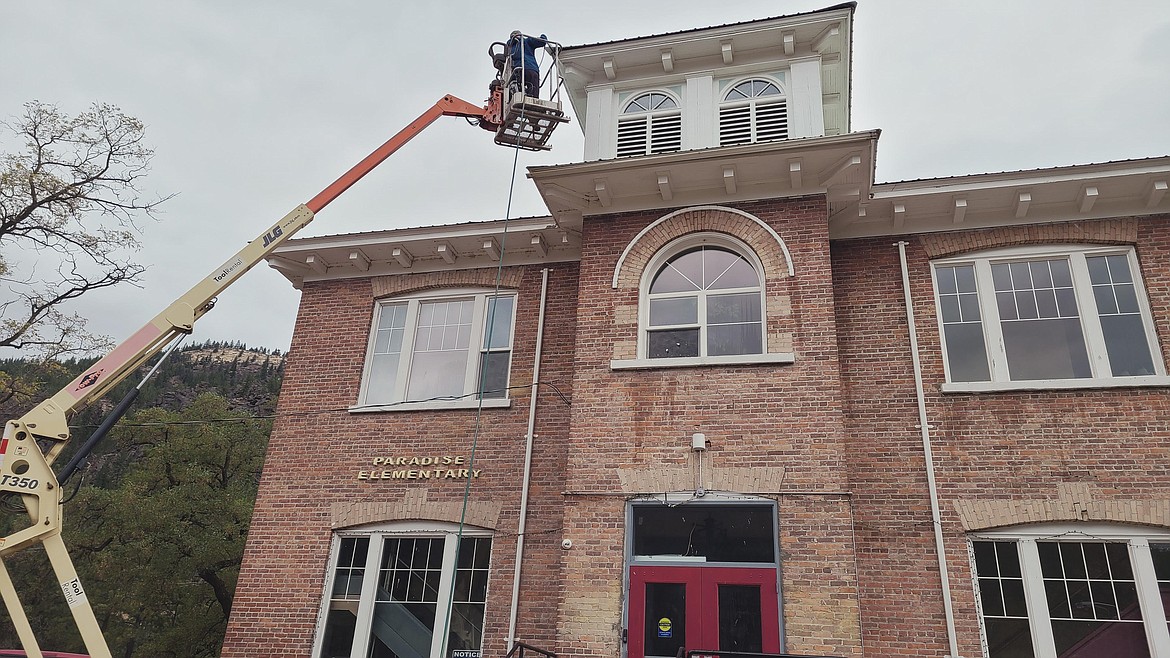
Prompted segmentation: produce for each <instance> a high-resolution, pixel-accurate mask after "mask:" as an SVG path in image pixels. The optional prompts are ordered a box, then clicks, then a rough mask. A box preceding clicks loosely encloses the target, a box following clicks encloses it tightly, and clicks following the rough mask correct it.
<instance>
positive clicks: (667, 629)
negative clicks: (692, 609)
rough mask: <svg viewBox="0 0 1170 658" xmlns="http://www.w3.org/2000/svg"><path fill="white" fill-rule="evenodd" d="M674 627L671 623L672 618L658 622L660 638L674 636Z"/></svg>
mask: <svg viewBox="0 0 1170 658" xmlns="http://www.w3.org/2000/svg"><path fill="white" fill-rule="evenodd" d="M673 628H674V627H673V625H672V624H671V623H670V617H663V618H662V619H659V620H658V637H670V636H671V635H673V634H674V631H673V630H672V629H673Z"/></svg>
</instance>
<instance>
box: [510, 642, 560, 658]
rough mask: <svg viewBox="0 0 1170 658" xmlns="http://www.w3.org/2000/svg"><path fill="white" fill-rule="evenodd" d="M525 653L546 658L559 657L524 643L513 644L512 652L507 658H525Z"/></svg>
mask: <svg viewBox="0 0 1170 658" xmlns="http://www.w3.org/2000/svg"><path fill="white" fill-rule="evenodd" d="M525 651H527V652H529V653H530V654H536V655H537V656H544V658H557V655H556V654H555V653H553V652H551V651H545V650H544V649H539V648H537V647H534V646H532V645H531V644H524V643H523V642H517V643H516V644H513V645H512V649H511V651H509V652H508V656H507V658H524V652H525Z"/></svg>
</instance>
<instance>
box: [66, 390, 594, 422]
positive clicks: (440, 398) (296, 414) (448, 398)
mask: <svg viewBox="0 0 1170 658" xmlns="http://www.w3.org/2000/svg"><path fill="white" fill-rule="evenodd" d="M536 385H537V386H546V387H548V388H550V389H552V391H553V393H554V394H556V396H557V397H558V398H560V400H561V402H564V403H565V406H566V407H571V406H573V402H572V400H570V399H569V398H568V396H566V395H565V394H564V392H563V391H561V389H560V388H559V387H558V386H557V385H556V384H554V383H552V382H536ZM531 387H532V383H531V382H529V383H527V384H513V385H511V386H506V387H504V388H493V389H485V390H484V391H483V392H484V393H499V392H502V391H510V390H512V389H514V388H518V389H527V388H531ZM479 394H480V393H479V392H478V391H476V392H473V393H464V394H463V395H436V396H435V397H430V398H423V399H418V400H402V401H399V402H387V403H386V404H377V405H369V406H370V407H371V408H374V409H384V408H389V407H397V406H402V405H407V404H422V403H425V402H454V401H457V400H462V399H464V398H469V397H471V396H473V395H479ZM352 411H353V407H334V408H332V409H318V410H316V411H292V412H282V413H275V414H264V415H262V416H240V417H231V418H204V419H202V420H168V421H158V422H148V423H118V427H175V426H183V425H191V426H194V425H216V424H219V423H248V422H252V421H256V420H276V419H277V418H303V417H307V416H320V415H323V414H333V413H342V412H352ZM94 427H97V425H71V426H70V427H69V429H70V430H72V431H80V430H83V429H87V428H94Z"/></svg>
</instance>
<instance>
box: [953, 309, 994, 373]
mask: <svg viewBox="0 0 1170 658" xmlns="http://www.w3.org/2000/svg"><path fill="white" fill-rule="evenodd" d="M943 336H944V338H945V340H946V343H947V365H948V366H950V376H951V381H953V382H985V381H988V380H990V379H991V370H990V368H989V366H988V364H987V348H986V346H985V344H984V342H983V325H982V324H981V323H978V322H975V323H962V324H959V323H956V324H945V325H944V326H943Z"/></svg>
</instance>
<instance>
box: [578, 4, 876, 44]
mask: <svg viewBox="0 0 1170 658" xmlns="http://www.w3.org/2000/svg"><path fill="white" fill-rule="evenodd" d="M837 9H849V10H850V11H854V10H856V9H857V3H856V2H843V3H841V4H839V5H833V6H832V7H825V8H824V9H816V10H813V11H802V12H799V13H796V14H783V15H780V16H771V17H769V18H756V19H752V20H750V21H739V22H736V23H723V24H721V25H709V26H707V27H695V28H690V29H686V30H677V31H675V32H662V33H660V34H644V35H642V36H637V37H628V38H625V39H613V40H610V41H598V42H597V43H583V44H580V45H576V46H565V47H563V48H561V51H562V52H568V51H570V50H574V49H577V48H592V47H594V46H606V45H609V44H614V43H623V42H626V41H641V40H643V39H653V38H655V37H669V36H674V35H677V34H690V33H691V32H703V31H705V30H717V29H720V28H725V27H736V26H739V25H751V24H752V23H763V22H766V21H774V20H777V19H781V18H799V17H801V16H812V15H813V14H821V13H824V12H829V11H834V10H837Z"/></svg>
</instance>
